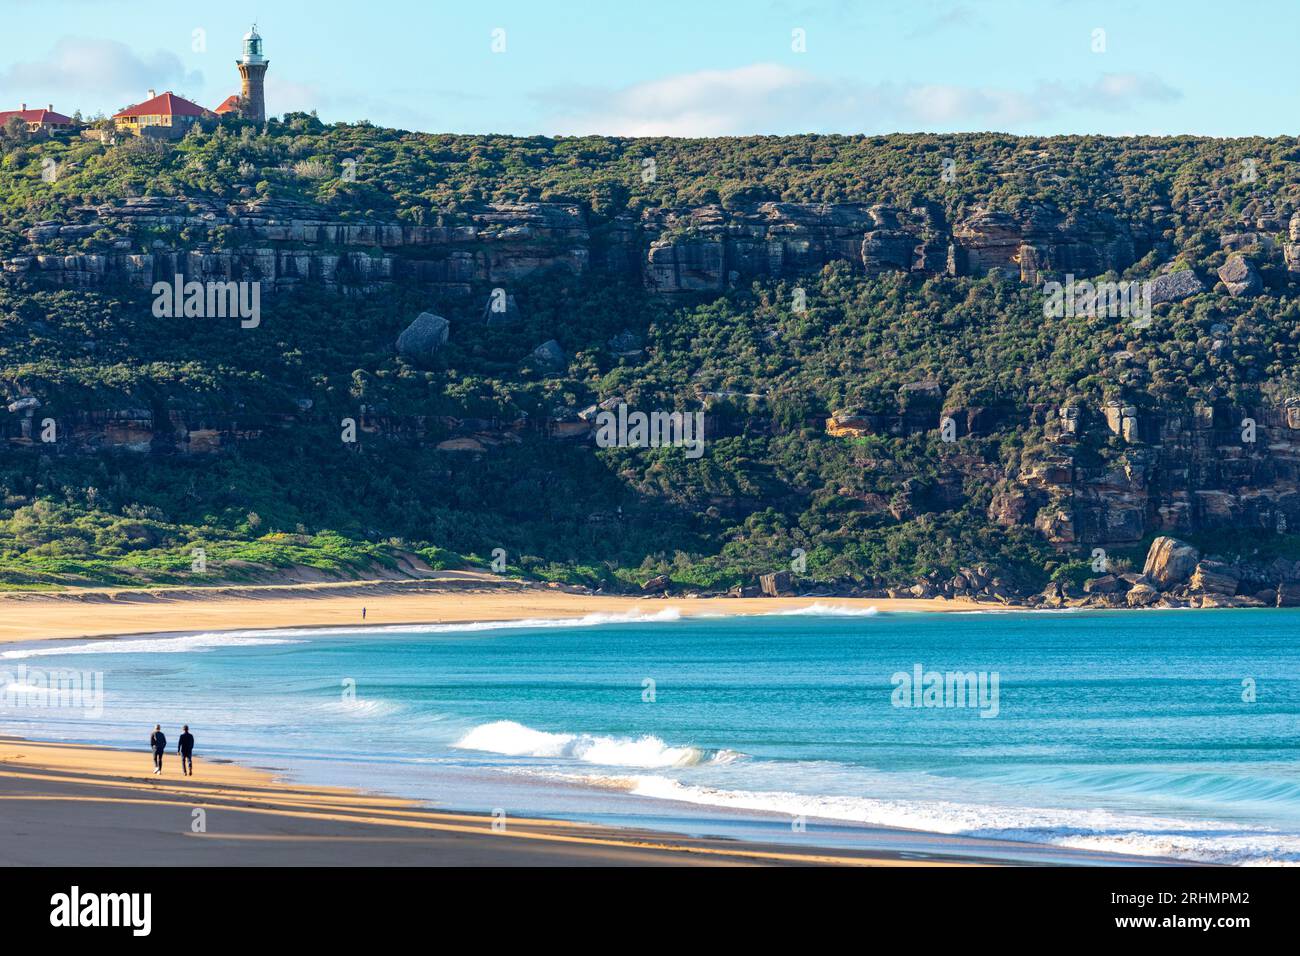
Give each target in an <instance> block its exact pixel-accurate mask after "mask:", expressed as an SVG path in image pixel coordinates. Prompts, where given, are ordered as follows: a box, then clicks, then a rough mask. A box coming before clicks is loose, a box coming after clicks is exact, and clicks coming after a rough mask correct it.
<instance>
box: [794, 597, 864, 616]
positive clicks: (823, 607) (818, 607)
mask: <svg viewBox="0 0 1300 956" xmlns="http://www.w3.org/2000/svg"><path fill="white" fill-rule="evenodd" d="M771 613H772V615H773V616H774V617H804V616H807V617H874V616H875V615H877V614H879V613H880V612H879V610H877V609H876V608H875V607H852V606H850V605H846V604H823V603H822V602H821V601H817V602H816V603H814V604H809V605H808V606H807V607H796V608H791V609H790V610H787V611H772V612H771Z"/></svg>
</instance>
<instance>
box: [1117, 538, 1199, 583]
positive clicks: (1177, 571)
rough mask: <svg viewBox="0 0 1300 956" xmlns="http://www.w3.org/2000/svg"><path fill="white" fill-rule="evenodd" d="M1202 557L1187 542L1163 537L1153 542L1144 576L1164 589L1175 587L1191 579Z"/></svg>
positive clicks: (1143, 569) (1148, 553) (1143, 571)
mask: <svg viewBox="0 0 1300 956" xmlns="http://www.w3.org/2000/svg"><path fill="white" fill-rule="evenodd" d="M1200 557H1201V554H1200V552H1199V551H1197V550H1196V548H1194V547H1192V546H1191V545H1190V544H1187V543H1186V542H1185V541H1179V540H1178V539H1177V538H1171V537H1169V536H1167V535H1161V536H1160V537H1159V538H1156V539H1155V540H1154V541H1152V542H1151V549H1150V550H1149V551H1148V552H1147V560H1146V564H1145V565H1144V566H1143V568H1142V574H1143V576H1144V577H1146V578H1148V579H1150V580H1151V581H1152V582H1153V583H1155V584H1158V585H1159V586H1160V587H1162V588H1169V587H1173V586H1174V585H1176V584H1182V583H1184V582H1186V581H1187V579H1188V578H1189V577H1191V575H1192V572H1193V571H1194V570H1195V569H1196V564H1197V562H1198V561H1199V560H1200ZM1129 593H1130V597H1131V595H1132V592H1129Z"/></svg>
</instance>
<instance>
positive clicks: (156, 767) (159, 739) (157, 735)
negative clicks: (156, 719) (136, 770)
mask: <svg viewBox="0 0 1300 956" xmlns="http://www.w3.org/2000/svg"><path fill="white" fill-rule="evenodd" d="M149 746H150V747H152V748H153V772H154V774H155V775H157V776H162V758H163V752H164V751H165V750H166V749H167V735H166V734H164V733H163V732H162V724H154V725H153V733H152V734H150V735H149Z"/></svg>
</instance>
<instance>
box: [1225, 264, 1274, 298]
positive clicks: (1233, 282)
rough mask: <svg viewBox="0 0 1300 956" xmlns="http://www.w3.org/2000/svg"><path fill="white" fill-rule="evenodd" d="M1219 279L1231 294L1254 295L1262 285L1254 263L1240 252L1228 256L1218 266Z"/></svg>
mask: <svg viewBox="0 0 1300 956" xmlns="http://www.w3.org/2000/svg"><path fill="white" fill-rule="evenodd" d="M1219 279H1220V280H1221V281H1222V282H1223V284H1224V285H1226V286H1227V287H1228V292H1229V293H1231V294H1232V295H1233V296H1242V295H1256V294H1258V293H1259V291H1260V290H1261V289H1262V288H1263V287H1264V283H1263V281H1262V280H1261V279H1260V277H1259V272H1257V271H1256V269H1255V267H1254V265H1252V264H1251V262H1250V260H1248V259H1247V258H1246V257H1245V256H1243V255H1240V254H1235V255H1231V256H1229V257H1228V261H1227V262H1225V263H1224V264H1223V265H1221V266H1220V267H1219Z"/></svg>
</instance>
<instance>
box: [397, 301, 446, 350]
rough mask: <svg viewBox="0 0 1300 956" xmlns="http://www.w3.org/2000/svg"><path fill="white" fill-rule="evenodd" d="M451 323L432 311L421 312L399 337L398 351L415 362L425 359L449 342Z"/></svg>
mask: <svg viewBox="0 0 1300 956" xmlns="http://www.w3.org/2000/svg"><path fill="white" fill-rule="evenodd" d="M450 330H451V323H450V322H448V321H447V320H446V319H444V318H443V317H442V316H440V315H434V314H433V313H432V312H421V313H420V314H419V315H417V316H416V317H415V321H414V322H412V323H411V324H410V325H408V326H407V327H406V328H405V329H403V330H402V334H401V335H399V336H398V337H397V351H398V352H399V353H400V354H401V356H402V357H403V358H407V359H410V360H412V361H414V362H420V361H425V360H428V359H430V358H432V357H433V356H434V355H436V354H437V353H438V350H439V349H441V348H442V347H443V346H444V345H446V344H447V335H448V333H449V332H450Z"/></svg>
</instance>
